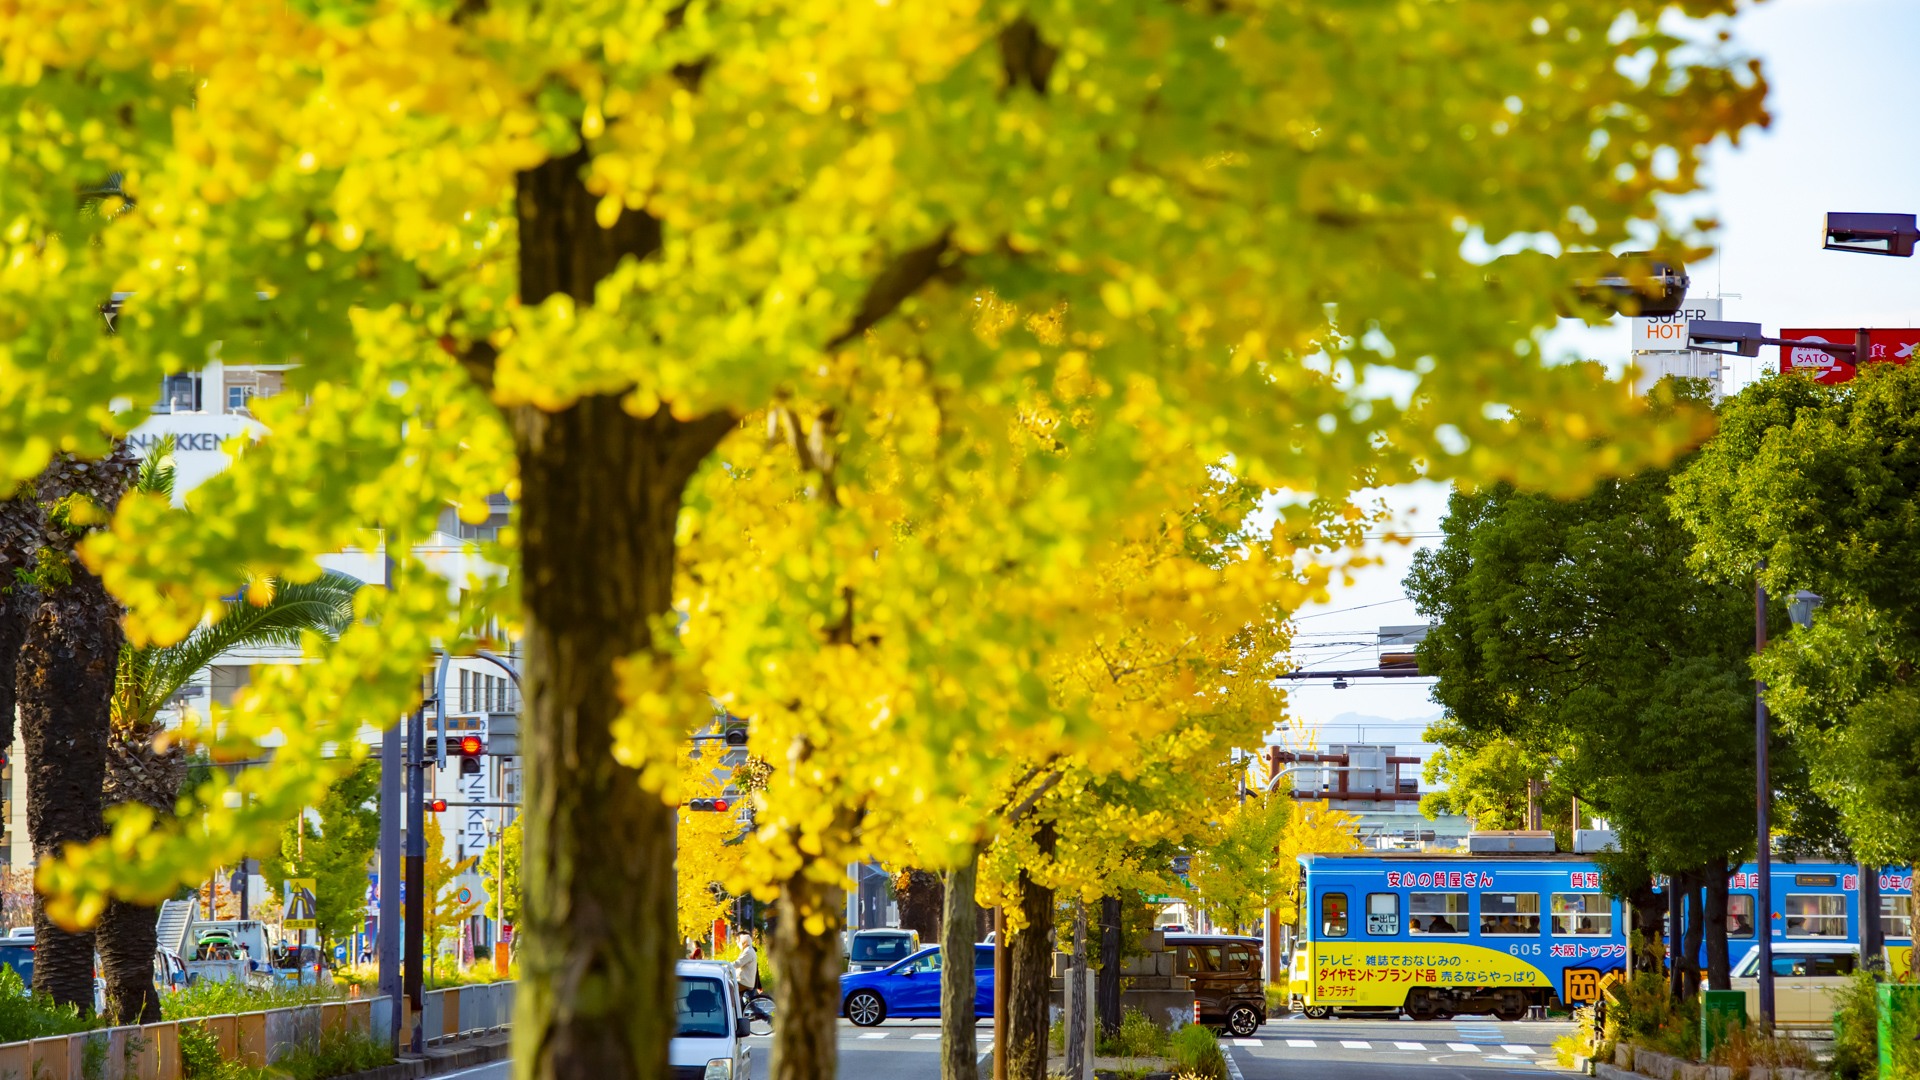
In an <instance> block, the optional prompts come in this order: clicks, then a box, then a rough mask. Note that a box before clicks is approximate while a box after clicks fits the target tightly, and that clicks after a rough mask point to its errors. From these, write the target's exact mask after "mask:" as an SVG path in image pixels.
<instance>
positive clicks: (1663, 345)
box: [1631, 296, 1720, 352]
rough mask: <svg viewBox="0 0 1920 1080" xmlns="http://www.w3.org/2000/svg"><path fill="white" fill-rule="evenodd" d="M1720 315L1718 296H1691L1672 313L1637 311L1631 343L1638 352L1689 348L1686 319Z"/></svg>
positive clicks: (1676, 350)
mask: <svg viewBox="0 0 1920 1080" xmlns="http://www.w3.org/2000/svg"><path fill="white" fill-rule="evenodd" d="M1718 318H1720V298H1719V297H1717V296H1714V297H1705V298H1695V297H1689V298H1688V299H1687V305H1686V306H1685V307H1683V308H1681V309H1680V310H1679V311H1676V312H1674V313H1673V314H1671V315H1635V316H1634V317H1633V344H1632V346H1631V347H1632V349H1633V351H1635V352H1686V351H1688V349H1687V323H1689V322H1691V321H1693V320H1694V319H1718Z"/></svg>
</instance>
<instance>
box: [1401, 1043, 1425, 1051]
mask: <svg viewBox="0 0 1920 1080" xmlns="http://www.w3.org/2000/svg"><path fill="white" fill-rule="evenodd" d="M1393 1045H1394V1048H1395V1049H1398V1050H1425V1049H1426V1048H1427V1044H1426V1043H1403V1042H1397V1043H1394V1044H1393Z"/></svg>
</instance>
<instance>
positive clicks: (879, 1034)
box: [860, 1031, 887, 1039]
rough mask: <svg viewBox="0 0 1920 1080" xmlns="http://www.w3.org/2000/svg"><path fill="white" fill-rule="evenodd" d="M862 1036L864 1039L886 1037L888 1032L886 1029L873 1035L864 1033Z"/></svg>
mask: <svg viewBox="0 0 1920 1080" xmlns="http://www.w3.org/2000/svg"><path fill="white" fill-rule="evenodd" d="M860 1037H861V1038H863V1039H884V1038H886V1037H887V1033H886V1032H884V1031H881V1032H876V1033H874V1034H872V1035H862V1036H860Z"/></svg>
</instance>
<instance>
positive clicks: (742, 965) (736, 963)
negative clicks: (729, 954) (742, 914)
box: [733, 930, 760, 997]
mask: <svg viewBox="0 0 1920 1080" xmlns="http://www.w3.org/2000/svg"><path fill="white" fill-rule="evenodd" d="M733 974H734V978H735V979H736V980H738V981H739V983H740V990H741V992H742V993H744V994H745V995H746V996H747V997H752V996H753V992H754V991H755V990H757V989H759V988H760V957H759V956H758V955H757V954H755V953H754V951H753V931H751V930H742V931H740V955H739V956H736V957H734V958H733Z"/></svg>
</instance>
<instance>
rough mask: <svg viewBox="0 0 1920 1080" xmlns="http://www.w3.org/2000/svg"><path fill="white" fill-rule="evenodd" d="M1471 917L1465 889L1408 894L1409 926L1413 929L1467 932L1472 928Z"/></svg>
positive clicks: (1412, 930) (1419, 931)
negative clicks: (1468, 911)
mask: <svg viewBox="0 0 1920 1080" xmlns="http://www.w3.org/2000/svg"><path fill="white" fill-rule="evenodd" d="M1468 917H1469V916H1468V913H1467V894H1466V893H1463V892H1417V893H1408V894H1407V930H1408V931H1409V932H1411V933H1415V934H1464V933H1466V932H1467V931H1468V930H1469V929H1471V924H1469V923H1468V922H1467V919H1468Z"/></svg>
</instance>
